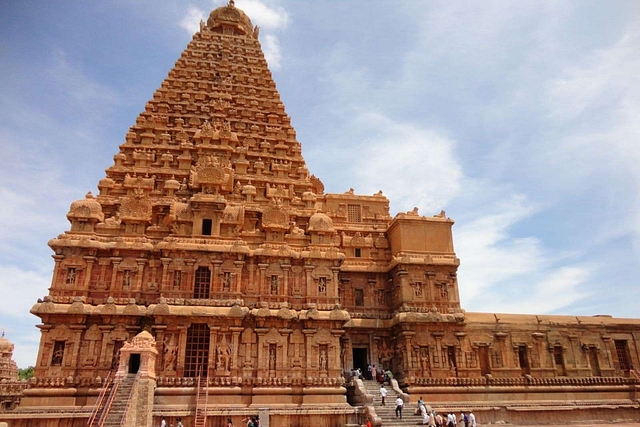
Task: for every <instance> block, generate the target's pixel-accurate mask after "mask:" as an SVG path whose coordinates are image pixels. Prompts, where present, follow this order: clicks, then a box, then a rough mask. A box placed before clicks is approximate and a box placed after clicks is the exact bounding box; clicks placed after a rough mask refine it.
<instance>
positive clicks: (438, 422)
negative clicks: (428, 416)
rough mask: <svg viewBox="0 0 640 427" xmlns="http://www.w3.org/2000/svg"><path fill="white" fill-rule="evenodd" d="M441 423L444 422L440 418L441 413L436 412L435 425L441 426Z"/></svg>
mask: <svg viewBox="0 0 640 427" xmlns="http://www.w3.org/2000/svg"><path fill="white" fill-rule="evenodd" d="M443 423H444V419H443V418H442V414H437V415H436V425H437V426H438V427H442V425H443Z"/></svg>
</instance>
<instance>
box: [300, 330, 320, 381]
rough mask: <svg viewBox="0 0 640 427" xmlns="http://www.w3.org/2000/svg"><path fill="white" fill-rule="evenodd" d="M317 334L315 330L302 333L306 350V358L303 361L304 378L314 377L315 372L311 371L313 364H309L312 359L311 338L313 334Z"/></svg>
mask: <svg viewBox="0 0 640 427" xmlns="http://www.w3.org/2000/svg"><path fill="white" fill-rule="evenodd" d="M316 332H317V329H303V330H302V333H303V334H304V342H305V348H306V356H307V357H306V358H305V361H304V372H305V377H307V378H308V377H309V376H311V375H312V373H313V376H314V377H315V376H316V372H314V370H313V364H312V363H311V359H312V357H313V344H314V342H313V336H314V335H315V333H316Z"/></svg>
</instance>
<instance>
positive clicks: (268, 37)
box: [262, 34, 282, 70]
mask: <svg viewBox="0 0 640 427" xmlns="http://www.w3.org/2000/svg"><path fill="white" fill-rule="evenodd" d="M262 38H263V42H262V51H263V52H264V57H265V59H266V60H267V63H268V64H269V68H271V69H272V70H279V69H280V67H281V65H282V64H281V61H282V52H281V50H280V40H278V37H276V36H274V35H273V34H265V35H264V36H263V37H262Z"/></svg>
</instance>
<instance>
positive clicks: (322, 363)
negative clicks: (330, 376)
mask: <svg viewBox="0 0 640 427" xmlns="http://www.w3.org/2000/svg"><path fill="white" fill-rule="evenodd" d="M319 362H320V370H321V371H326V370H327V352H326V351H325V350H324V349H322V350H320V357H319Z"/></svg>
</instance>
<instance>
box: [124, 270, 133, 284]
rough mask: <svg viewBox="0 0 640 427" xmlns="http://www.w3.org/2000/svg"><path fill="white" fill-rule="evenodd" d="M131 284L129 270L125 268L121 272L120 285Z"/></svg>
mask: <svg viewBox="0 0 640 427" xmlns="http://www.w3.org/2000/svg"><path fill="white" fill-rule="evenodd" d="M130 285H131V270H125V271H124V273H122V286H123V287H128V286H130Z"/></svg>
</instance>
